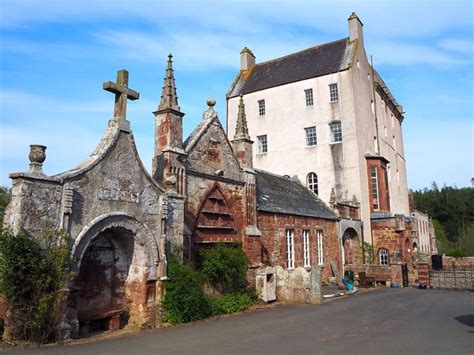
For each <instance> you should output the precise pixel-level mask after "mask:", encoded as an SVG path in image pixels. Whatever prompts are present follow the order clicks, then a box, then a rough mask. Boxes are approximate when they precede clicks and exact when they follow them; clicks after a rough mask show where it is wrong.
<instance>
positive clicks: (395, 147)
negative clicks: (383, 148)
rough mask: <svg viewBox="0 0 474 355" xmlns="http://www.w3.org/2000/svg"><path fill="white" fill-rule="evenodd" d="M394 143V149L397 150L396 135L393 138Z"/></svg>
mask: <svg viewBox="0 0 474 355" xmlns="http://www.w3.org/2000/svg"><path fill="white" fill-rule="evenodd" d="M392 141H393V149H394V150H397V140H396V139H395V135H393V136H392Z"/></svg>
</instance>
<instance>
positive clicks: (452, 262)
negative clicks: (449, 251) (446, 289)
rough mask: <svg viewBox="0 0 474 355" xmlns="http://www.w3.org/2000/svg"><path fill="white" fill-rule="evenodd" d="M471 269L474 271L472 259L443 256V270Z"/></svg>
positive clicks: (473, 260)
mask: <svg viewBox="0 0 474 355" xmlns="http://www.w3.org/2000/svg"><path fill="white" fill-rule="evenodd" d="M452 268H471V269H474V257H472V256H471V257H465V258H454V257H452V256H443V269H452Z"/></svg>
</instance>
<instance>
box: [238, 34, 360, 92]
mask: <svg viewBox="0 0 474 355" xmlns="http://www.w3.org/2000/svg"><path fill="white" fill-rule="evenodd" d="M354 48H355V44H354V43H351V42H349V38H343V39H341V40H338V41H334V42H330V43H326V44H322V45H319V46H315V47H311V48H308V49H305V50H303V51H300V52H297V53H293V54H290V55H287V56H284V57H281V58H277V59H273V60H270V61H268V62H263V63H258V64H256V65H255V66H254V67H253V69H252V70H251V72H250V74H249V75H248V76H247V77H245V76H246V75H245V74H244V75H240V76H239V78H237V80H236V82H235V85H234V86H233V87H232V88H231V90H230V92H229V97H234V96H238V95H240V94H248V93H250V92H255V91H260V90H264V89H268V88H271V87H275V86H279V85H284V84H288V83H292V82H295V81H300V80H305V79H311V78H315V77H318V76H323V75H327V74H331V73H336V72H338V71H341V70H346V69H348V68H349V66H350V62H351V59H352V54H353V50H354Z"/></svg>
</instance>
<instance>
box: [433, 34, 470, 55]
mask: <svg viewBox="0 0 474 355" xmlns="http://www.w3.org/2000/svg"><path fill="white" fill-rule="evenodd" d="M438 45H439V46H440V47H441V48H443V49H445V50H448V51H454V52H459V53H465V54H471V55H472V53H473V51H474V42H473V41H472V40H468V39H462V38H445V39H443V40H441V41H440V42H439V43H438ZM471 59H472V58H471Z"/></svg>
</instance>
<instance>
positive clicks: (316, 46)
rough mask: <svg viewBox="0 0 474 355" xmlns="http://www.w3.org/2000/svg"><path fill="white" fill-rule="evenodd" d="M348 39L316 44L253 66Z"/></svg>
mask: <svg viewBox="0 0 474 355" xmlns="http://www.w3.org/2000/svg"><path fill="white" fill-rule="evenodd" d="M348 39H349V37H344V38H341V39H338V40H335V41H331V42H327V43H323V44H318V45H315V46H312V47H309V48H305V49H302V50H300V51H297V52H293V53H289V54H285V55H284V56H281V57H278V58H273V59H269V60H267V61H265V62H261V63H257V64H255V66H259V65H262V64H268V63H271V62H276V61H277V60H281V59H284V58H287V57H291V56H293V55H297V54H301V53H303V52H306V51H309V50H312V49H316V48H319V47H324V46H327V45H330V44H334V43H337V42H342V41H347V40H348Z"/></svg>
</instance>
